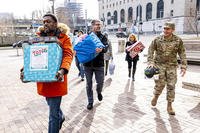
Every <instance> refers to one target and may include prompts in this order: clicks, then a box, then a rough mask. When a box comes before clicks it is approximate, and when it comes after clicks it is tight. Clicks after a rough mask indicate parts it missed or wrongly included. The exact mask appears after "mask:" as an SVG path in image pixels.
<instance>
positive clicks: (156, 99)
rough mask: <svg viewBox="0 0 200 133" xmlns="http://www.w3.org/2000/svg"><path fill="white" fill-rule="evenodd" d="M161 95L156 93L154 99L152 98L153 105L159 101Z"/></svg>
mask: <svg viewBox="0 0 200 133" xmlns="http://www.w3.org/2000/svg"><path fill="white" fill-rule="evenodd" d="M158 97H159V95H154V97H153V99H152V100H151V105H152V106H156V104H157V101H158Z"/></svg>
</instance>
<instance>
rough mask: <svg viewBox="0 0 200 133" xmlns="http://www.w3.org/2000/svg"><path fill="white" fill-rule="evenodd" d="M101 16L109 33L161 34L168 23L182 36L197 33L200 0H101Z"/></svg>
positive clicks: (99, 0)
mask: <svg viewBox="0 0 200 133" xmlns="http://www.w3.org/2000/svg"><path fill="white" fill-rule="evenodd" d="M98 2H99V17H100V19H101V20H102V21H103V24H104V26H105V27H106V29H107V30H108V31H111V32H112V31H118V30H123V31H127V32H134V31H136V30H138V31H140V32H147V33H148V32H149V33H152V32H154V33H155V32H161V31H162V26H163V24H164V23H165V22H166V21H172V22H174V23H175V24H176V32H178V33H195V32H196V31H197V29H200V27H199V25H200V24H199V25H198V20H200V19H199V18H200V17H199V10H200V0H98Z"/></svg>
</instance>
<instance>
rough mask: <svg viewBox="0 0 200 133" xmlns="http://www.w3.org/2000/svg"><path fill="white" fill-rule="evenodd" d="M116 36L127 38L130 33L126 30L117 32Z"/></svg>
mask: <svg viewBox="0 0 200 133" xmlns="http://www.w3.org/2000/svg"><path fill="white" fill-rule="evenodd" d="M116 37H118V38H127V37H128V35H127V34H126V32H116Z"/></svg>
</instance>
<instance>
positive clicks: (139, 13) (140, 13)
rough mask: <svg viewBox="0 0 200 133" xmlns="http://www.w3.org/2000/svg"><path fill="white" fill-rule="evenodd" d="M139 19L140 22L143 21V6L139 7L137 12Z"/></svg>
mask: <svg viewBox="0 0 200 133" xmlns="http://www.w3.org/2000/svg"><path fill="white" fill-rule="evenodd" d="M138 18H139V21H142V6H141V5H138V6H137V10H136V19H137V20H138Z"/></svg>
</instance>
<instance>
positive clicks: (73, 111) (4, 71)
mask: <svg viewBox="0 0 200 133" xmlns="http://www.w3.org/2000/svg"><path fill="white" fill-rule="evenodd" d="M113 47H114V48H113V49H114V61H115V64H116V70H115V74H114V75H113V76H107V77H105V84H104V89H103V96H104V99H103V101H102V102H98V100H97V98H96V93H94V94H95V95H94V96H95V103H94V109H93V110H92V111H88V110H87V109H86V105H87V99H86V92H85V81H84V82H82V81H81V80H80V78H78V77H77V75H78V72H77V69H76V67H75V63H74V62H73V64H72V66H71V70H70V73H69V75H68V76H69V93H68V95H67V96H65V97H63V100H62V109H63V112H64V113H65V115H66V121H65V122H64V125H63V127H62V130H61V133H71V132H73V133H94V132H95V133H121V132H126V133H143V132H147V133H167V132H170V133H199V132H200V113H199V112H200V94H199V93H198V92H193V91H190V90H185V89H182V88H181V81H182V80H183V79H182V78H179V81H178V84H177V89H176V99H175V103H174V107H175V111H176V116H169V115H168V114H167V111H166V103H167V101H166V100H165V96H166V91H163V94H162V95H161V96H160V98H159V101H158V105H157V107H156V108H152V107H151V106H150V101H151V98H152V91H153V86H154V82H153V80H152V79H145V78H144V75H143V70H144V68H145V67H146V63H145V58H144V57H143V56H142V55H141V56H140V61H139V63H138V70H137V72H136V81H135V82H132V81H131V80H130V79H128V78H127V63H126V62H125V60H124V56H125V55H124V53H117V52H116V51H117V46H116V45H114V44H113ZM20 54H21V55H22V51H21V50H20ZM22 64H23V56H16V51H15V50H12V49H11V50H0V68H1V69H0V74H1V75H0V79H1V81H0V133H46V132H47V127H48V107H47V105H46V102H45V99H44V98H43V97H41V96H39V95H37V92H36V86H35V83H27V84H23V83H21V82H20V80H19V69H20V68H21V66H22ZM197 69H198V68H197ZM195 73H196V74H199V71H195V70H194V71H193V70H191V72H189V73H188V75H186V78H187V77H191V76H192V75H193V74H195ZM191 80H194V79H191ZM196 80H199V79H196ZM94 86H95V85H94Z"/></svg>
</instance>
